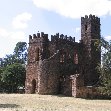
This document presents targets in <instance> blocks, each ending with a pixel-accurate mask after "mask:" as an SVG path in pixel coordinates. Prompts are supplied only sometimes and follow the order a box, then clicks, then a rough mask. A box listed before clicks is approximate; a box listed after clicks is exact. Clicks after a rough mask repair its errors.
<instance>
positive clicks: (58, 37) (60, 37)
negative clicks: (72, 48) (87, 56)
mask: <svg viewBox="0 0 111 111" xmlns="http://www.w3.org/2000/svg"><path fill="white" fill-rule="evenodd" d="M59 40H60V41H62V40H66V41H68V42H75V37H71V36H69V37H68V36H67V35H63V34H61V35H59V33H56V35H51V41H52V42H53V41H59Z"/></svg>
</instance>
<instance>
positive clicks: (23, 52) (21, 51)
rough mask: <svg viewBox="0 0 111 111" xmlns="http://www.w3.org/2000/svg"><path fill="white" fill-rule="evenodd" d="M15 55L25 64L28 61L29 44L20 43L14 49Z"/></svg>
mask: <svg viewBox="0 0 111 111" xmlns="http://www.w3.org/2000/svg"><path fill="white" fill-rule="evenodd" d="M14 55H15V57H16V58H17V59H18V60H19V61H21V63H25V62H26V60H27V43H26V42H18V43H17V44H16V47H15V49H14Z"/></svg>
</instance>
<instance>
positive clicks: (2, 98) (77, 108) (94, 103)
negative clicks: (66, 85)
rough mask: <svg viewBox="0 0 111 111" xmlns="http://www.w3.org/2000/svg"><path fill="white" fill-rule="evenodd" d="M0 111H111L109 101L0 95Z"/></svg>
mask: <svg viewBox="0 0 111 111" xmlns="http://www.w3.org/2000/svg"><path fill="white" fill-rule="evenodd" d="M0 111H111V100H86V99H80V98H73V97H64V96H61V95H58V96H54V95H38V94H0Z"/></svg>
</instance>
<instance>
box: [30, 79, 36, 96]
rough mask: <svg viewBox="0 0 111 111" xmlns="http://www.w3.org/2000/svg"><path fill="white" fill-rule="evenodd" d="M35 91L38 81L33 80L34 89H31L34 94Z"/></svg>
mask: <svg viewBox="0 0 111 111" xmlns="http://www.w3.org/2000/svg"><path fill="white" fill-rule="evenodd" d="M35 90H36V80H35V79H33V80H32V89H31V93H32V94H34V93H35Z"/></svg>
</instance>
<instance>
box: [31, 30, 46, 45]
mask: <svg viewBox="0 0 111 111" xmlns="http://www.w3.org/2000/svg"><path fill="white" fill-rule="evenodd" d="M45 41H48V34H44V32H41V34H40V33H37V34H33V36H31V35H29V43H34V42H45Z"/></svg>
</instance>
